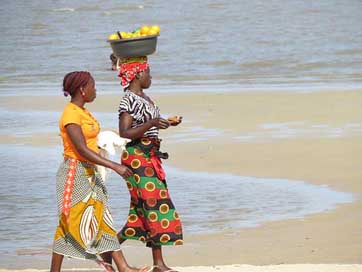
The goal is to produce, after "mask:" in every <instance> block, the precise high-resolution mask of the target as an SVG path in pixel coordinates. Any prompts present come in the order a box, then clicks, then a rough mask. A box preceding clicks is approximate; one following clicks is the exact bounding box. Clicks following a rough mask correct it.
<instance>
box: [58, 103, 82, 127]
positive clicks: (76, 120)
mask: <svg viewBox="0 0 362 272" xmlns="http://www.w3.org/2000/svg"><path fill="white" fill-rule="evenodd" d="M62 123H63V127H65V126H66V125H69V124H77V125H81V115H80V112H79V110H78V109H77V108H76V107H68V108H67V109H65V111H64V113H63V118H62Z"/></svg>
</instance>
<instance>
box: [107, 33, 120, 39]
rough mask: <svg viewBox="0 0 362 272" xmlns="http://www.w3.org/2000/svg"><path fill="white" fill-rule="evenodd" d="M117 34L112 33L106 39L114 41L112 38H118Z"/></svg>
mask: <svg viewBox="0 0 362 272" xmlns="http://www.w3.org/2000/svg"><path fill="white" fill-rule="evenodd" d="M118 39H119V36H118V34H117V33H112V34H111V35H109V36H108V40H110V41H114V40H118Z"/></svg>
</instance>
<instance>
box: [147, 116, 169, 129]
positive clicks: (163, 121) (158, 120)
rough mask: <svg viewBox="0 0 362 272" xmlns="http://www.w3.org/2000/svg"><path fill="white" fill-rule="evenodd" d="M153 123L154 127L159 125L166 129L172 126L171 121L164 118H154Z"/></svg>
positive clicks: (160, 127)
mask: <svg viewBox="0 0 362 272" xmlns="http://www.w3.org/2000/svg"><path fill="white" fill-rule="evenodd" d="M151 123H152V125H153V126H154V127H157V128H159V129H166V128H168V127H169V126H170V123H169V122H168V121H167V120H166V119H163V118H154V119H152V120H151Z"/></svg>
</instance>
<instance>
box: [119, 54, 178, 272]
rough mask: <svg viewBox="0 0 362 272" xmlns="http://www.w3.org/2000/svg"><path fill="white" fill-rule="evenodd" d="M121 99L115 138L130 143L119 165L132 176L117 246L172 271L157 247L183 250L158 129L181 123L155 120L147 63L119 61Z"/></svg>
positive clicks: (159, 269) (158, 269) (140, 59)
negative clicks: (130, 246)
mask: <svg viewBox="0 0 362 272" xmlns="http://www.w3.org/2000/svg"><path fill="white" fill-rule="evenodd" d="M119 77H120V78H121V85H122V86H123V88H124V91H125V93H124V96H123V98H122V100H121V102H120V106H119V135H120V136H121V137H124V138H129V139H131V140H132V141H131V142H130V143H128V144H127V148H126V151H125V152H123V155H122V164H123V165H126V166H128V167H129V168H130V169H131V170H132V172H133V175H132V176H130V177H129V178H127V187H128V189H129V192H130V196H131V203H130V211H129V215H128V220H127V222H126V224H125V226H124V227H123V228H122V230H121V231H120V232H119V233H118V238H119V241H120V243H123V242H124V241H125V240H127V239H134V240H139V241H142V242H145V243H146V246H147V247H150V248H151V250H152V256H153V264H154V265H155V268H154V271H155V272H164V271H173V270H171V269H170V268H169V267H168V266H167V265H166V264H165V262H164V260H163V256H162V246H165V245H182V244H183V237H182V226H181V221H180V218H179V216H178V214H177V212H176V209H175V207H174V205H173V203H172V201H171V198H170V195H169V192H168V189H167V184H166V175H165V172H164V171H163V168H162V165H161V158H162V159H166V158H167V157H168V154H167V153H162V152H161V151H160V143H161V140H160V139H159V137H158V135H159V129H167V128H168V127H169V126H170V125H171V126H177V125H179V124H180V123H181V121H182V117H176V116H175V117H172V118H169V119H168V120H166V119H163V118H161V117H160V110H159V108H158V106H157V105H156V103H155V102H154V101H153V100H152V99H151V98H150V97H149V96H148V95H147V94H146V93H145V91H144V90H145V89H148V88H149V87H150V86H151V79H152V77H151V74H150V68H149V64H148V62H147V57H132V58H126V59H122V62H121V64H120V70H119Z"/></svg>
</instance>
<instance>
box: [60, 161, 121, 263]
mask: <svg viewBox="0 0 362 272" xmlns="http://www.w3.org/2000/svg"><path fill="white" fill-rule="evenodd" d="M56 191H57V207H58V215H59V225H58V227H57V229H56V231H55V237H54V244H53V251H54V252H55V253H58V254H61V255H64V256H68V257H73V258H80V259H94V260H96V259H97V256H98V255H99V254H101V253H103V252H107V251H117V250H120V245H119V242H118V240H117V233H116V230H115V229H114V228H113V219H112V216H111V214H110V211H109V209H108V207H107V200H108V199H107V190H106V187H105V185H104V183H103V181H102V179H101V177H100V176H99V174H98V173H96V172H95V167H94V165H92V164H89V163H86V162H80V161H77V160H75V159H72V158H67V159H65V160H64V162H63V163H62V164H61V165H60V167H59V170H58V173H57V189H56Z"/></svg>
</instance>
